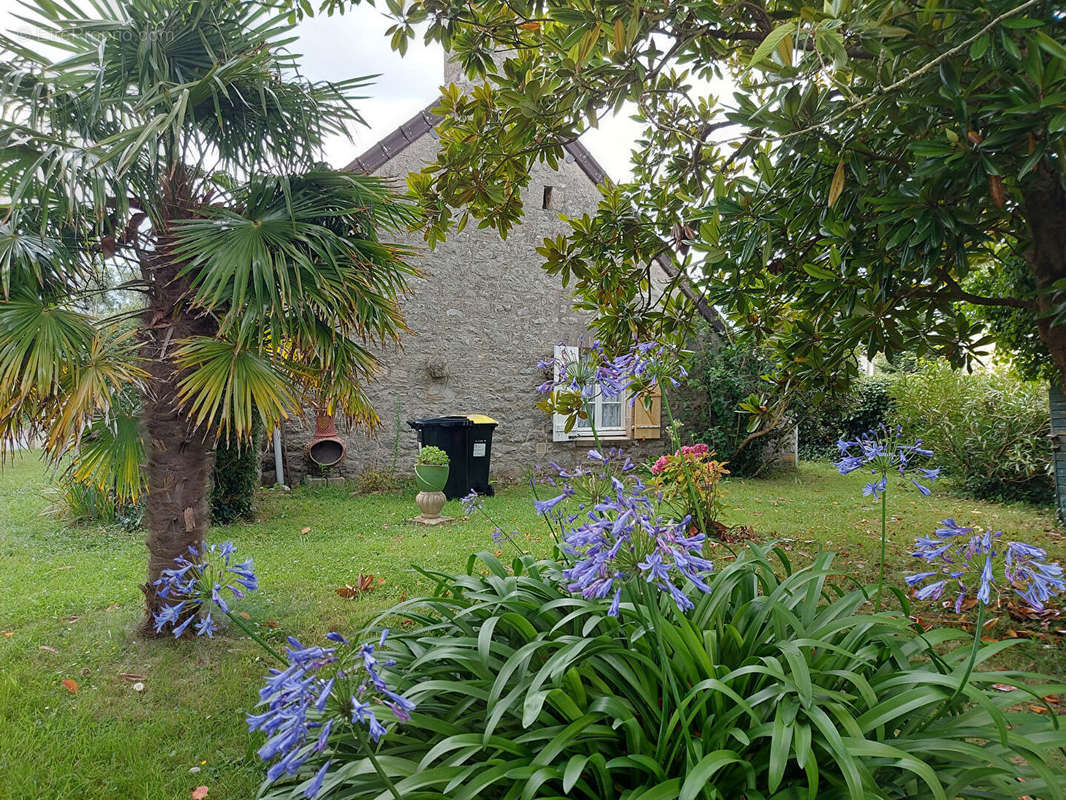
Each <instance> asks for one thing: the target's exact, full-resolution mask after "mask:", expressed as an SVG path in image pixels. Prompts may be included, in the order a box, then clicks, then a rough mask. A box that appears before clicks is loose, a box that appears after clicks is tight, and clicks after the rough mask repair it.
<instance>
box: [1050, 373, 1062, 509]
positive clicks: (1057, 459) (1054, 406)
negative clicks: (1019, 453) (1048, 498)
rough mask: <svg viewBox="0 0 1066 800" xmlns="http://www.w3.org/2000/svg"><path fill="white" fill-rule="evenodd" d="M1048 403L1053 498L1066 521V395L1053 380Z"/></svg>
mask: <svg viewBox="0 0 1066 800" xmlns="http://www.w3.org/2000/svg"><path fill="white" fill-rule="evenodd" d="M1048 405H1049V407H1050V410H1051V433H1050V436H1051V460H1052V461H1051V463H1052V464H1053V465H1054V467H1055V498H1056V499H1057V501H1058V504H1057V505H1058V516H1059V521H1060V522H1062V523H1066V395H1064V394H1063V393H1062V387H1060V386H1059V385H1058V383H1056V382H1054V381H1052V383H1051V387H1050V389H1049V390H1048Z"/></svg>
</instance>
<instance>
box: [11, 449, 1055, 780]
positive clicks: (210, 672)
mask: <svg viewBox="0 0 1066 800" xmlns="http://www.w3.org/2000/svg"><path fill="white" fill-rule="evenodd" d="M49 474H50V471H49V470H47V468H45V467H43V466H42V464H41V463H40V461H39V459H38V458H37V456H36V454H35V453H24V452H20V453H18V454H16V455H15V456H14V457H13V460H12V461H10V462H8V464H7V465H6V467H5V471H4V474H3V477H2V479H0V522H2V524H0V575H3V585H4V587H5V593H4V598H3V601H2V602H0V606H2V609H3V621H2V622H0V630H3V631H12V632H13V635H12V636H11V637H10V638H5V637H2V636H0V674H3V675H4V680H0V708H3V710H4V712H3V713H2V714H0V741H3V742H4V745H3V746H2V747H0V774H2V775H3V776H4V778H3V790H4V791H6V792H7V793H8V794H10V795H11V796H12V797H13V798H33V800H71V798H78V800H115V798H123V800H125V798H132V797H135V798H138V800H175V798H188V796H189V792H190V790H191V788H192V787H194V786H197V785H200V784H210V785H211V793H212V795H219V796H221V797H224V798H242V799H243V798H252V797H254V796H255V794H256V787H257V786H258V785H259V784H260V783H261V782H262V779H263V768H262V763H261V762H260V761H259V759H258V758H256V756H255V746H254V744H253V743H252V742H251V741H250V740H249V737H248V733H247V725H245V723H244V711H245V710H247V709H248V707H249V705H250V704H251V703H253V702H254V700H255V693H254V690H252V689H250V688H249V687H254V686H257V685H259V683H260V681H261V680H262V677H263V670H264V669H265V666H264V664H263V662H262V661H261V660H258V659H256V658H255V651H256V650H257V648H255V647H254V645H253V644H252V643H251V642H249V641H247V640H246V639H244V638H242V637H240V636H239V635H229V634H228V633H227V634H226V635H222V636H216V638H215V640H214V641H212V642H206V643H205V642H202V641H201V642H199V643H193V642H186V641H177V642H166V643H161V644H160V646H151V647H148V646H146V645H145V643H144V642H143V640H141V639H140V638H139V637H136V636H131V635H130V631H131V630H132V629H133V627H134V626H135V624H136V621H137V617H138V613H139V609H140V606H141V604H142V602H143V601H142V594H141V591H140V589H139V588H138V584H139V583H141V582H143V581H144V534H143V533H142V532H137V533H126V532H124V531H122V530H120V529H117V528H114V527H110V528H106V529H102V528H93V529H91V530H78V529H75V530H63V529H61V528H60V526H59V525H58V524H57V521H56V520H55V519H53V518H50V517H48V516H44V515H42V511H43V510H44V508H45V507H46V506H47V504H48V503H49V501H50V498H49V497H48V496H47V494H46V487H47V483H48V477H49ZM853 477H854V476H841V475H839V474H837V471H836V469H835V468H833V467H831V466H829V465H825V464H803V465H801V468H800V470H799V471H798V472H796V473H790V474H788V475H787V476H781V477H770V478H764V479H760V480H757V481H749V480H733V479H727V481H726V485H727V489H728V494H727V496H726V497H727V502H726V507H725V509H724V510H723V519H724V521H725V522H726V523H728V524H730V525H733V524H737V523H750V522H755V523H756V525H757V527H758V529H759V530H760V531H762V532H763V533H764V534H765V533H768V532H770V531H780V532H781V533H782V535H785V536H802V539H803V540H813V541H811V543H809V544H805V543H804V542H802V541H796V542H794V543H793V544H791V545H787V546H789V547H792V548H793V549H792V551H791V553H790V558H792V560H793V563H794V564H806V563H807V562H808V560H809V559H808V557H807V556H808V555H814V554H815V553H816V552H817V551H818V549H819V546H826V545H827V543H828V542H832V546H833V547H837V548H840V549H841V550H846V551H847V552H848V556H847V557H844V556H841V557H840V558H839V559H838V560H837V561H836V562H834V563H835V565H836V567H837V568H838V570H839V571H841V572H846V573H847V572H850V573H853V574H869V565H870V564H871V563H873V559H875V558H876V557H877V554H876V548H877V544H876V541H875V540H873V539H871V538H870V536H869V515H870V511H869V506H868V505H867V504H865V503H864V500H863V498H861V497H860V496H859V494H858V492H857V491H856V486H855V483H854V481H853V480H851V478H853ZM413 497H414V495H413V489H411V490H408V491H407V492H406V493H404V494H390V495H374V496H372V497H359V496H356V497H353V496H352V494H351V490H350V489H346V488H343V487H322V488H310V487H302V486H298V487H294V489H293V491H291V492H281V491H272V490H267V491H265V492H263V493H262V494H261V495H260V497H259V499H258V507H257V509H256V517H257V521H256V522H254V523H251V524H248V525H240V526H236V527H234V528H232V529H230V530H228V531H227V532H226V538H232V539H233V541H234V542H235V544H236V545H237V548H238V552H247V553H252V554H254V556H255V566H256V571H257V573H258V574H260V575H261V576H262V578H263V582H264V588H263V593H262V597H261V598H256V597H255V596H254V595H252V596H250V598H249V601H248V602H250V603H251V605H250V606H248V609H249V611H250V612H251V613H252V615H253V619H258V620H272V621H276V622H278V623H279V626H280V627H279V628H277V629H275V628H264V629H263V632H264V633H268V635H270V636H271V637H272V638H271V641H274V642H276V643H277V645H278V647H282V646H284V635H283V633H282V632H287V633H292V634H294V635H295V636H296V637H297V638H299V639H300V640H301V641H304V642H309V643H310V642H318V641H321V637H322V636H323V635H324V634H325V633H326V632H327V631H331V630H336V631H340V632H342V633H344V634H345V635H346V636H347V635H350V634H349V632H350V631H351V630H352V629H353V628H358V627H361V626H362V624H363V623H364V622H367V621H369V619H370V618H372V617H373V616H374V615H376V614H377V613H379V612H380V611H383V610H384V609H386V608H388V607H390V606H392V605H393V604H395V603H398V602H400V600H401V599H402V593H403V592H406V596H407V597H417V596H420V595H423V594H427V593H431V592H432V591H433V587H434V583H433V582H431V581H429V580H427V579H426V578H424V577H423V576H422V575H419V574H418V573H416V572H414V571H413V570H411V569H410V568H409V566H408V565H409V562H410V557H409V554H410V551H411V538H410V536H408V535H406V533H404V541H402V542H400V541H395V537H394V536H393V535H392V534H394V533H397V534H398V533H401V532H404V531H406V528H405V526H404V520H405V519H408V518H409V517H410V516H411V508H412V503H413ZM771 501H773V502H771ZM894 502H896V503H898V505H897V506H896V507H897V508H898V509H899V510H900V511H901V512H902V513H901V514H900V517H901V519H899V520H898V521H896V522H893V523H891V524H892V526H893V533H892V536H893V539H894V541H896V542H899V543H906V542H909V541H912V540H913V538H914V537H915V536H917V535H921V534H927V533H928V532H929V531H931V530H932V529H933V527H935V526H936V521H937V520H939V519H942V518H943V517H945V516H954V517H955V518H956V519H958V520H960V521H965V520H967V519H969V520H971V521H977V520H980V521H981V522H982V524H985V525H988V526H990V527H994V528H995V529H997V530H1004V531H1013V532H1014V533H1015V534H1016V536H1017V537H1018V538H1019V539H1020V540H1023V541H1027V542H1032V543H1033V544H1037V545H1039V546H1041V547H1045V548H1046V549H1047V550H1048V551H1049V553H1052V554H1053V555H1055V556H1056V557H1058V558H1060V559H1061V557H1062V555H1063V552H1062V540H1061V539H1059V538H1057V537H1058V536H1059V535H1060V533H1059V532H1058V531H1057V530H1056V528H1055V523H1054V520H1053V518H1052V516H1051V514H1050V513H1048V512H1047V511H1045V510H1043V509H1039V510H1038V509H1034V508H1033V507H1031V506H1019V505H1012V506H1004V505H993V504H990V503H983V502H981V501H976V500H968V499H961V498H958V497H956V496H952V495H945V494H941V493H939V492H938V500H937V502H936V503H935V504H934V503H929V502H927V501H924V500H923V498H920V497H918V496H917V494H916V493H915V492H910V493H908V494H906V495H904V494H903V493H900V494H898V495H897V498H896V501H894ZM485 506H486V509H487V510H488V511H490V513H491V514H492V516H494V517H496V518H497V519H499V520H508V527H509V528H512V529H517V530H519V531H520V532H522V534H523V535H522V539H523V540H524V543H526V544H527V546H528V547H529V549H530V551H531V552H532V553H534V554H535V555H536V556H537V557H547V556H548V555H549V554H550V546H551V537H550V536H549V535H547V534H546V533H544V532H543V527H542V526H543V523H542V521H541V520H540V518H538V517H537V515H536V514H535V512H534V509H533V504H532V497H531V495H530V490H529V487H528V486H527V485H526V484H525V483H524V482H522V483H520V484H519V485H518V486H514V487H507V488H502V489H499V491H498V492H497V495H496V496H495V497H490V498H486V499H485ZM830 506H831V507H832V508H834V510H835V512H836V513H833V514H826V513H825V509H826V508H828V507H830ZM752 510H758V511H759V512H760V514H759V516H757V517H754V516H753V515H752ZM444 513H445V514H447V515H448V516H461V515H462V509H461V508H460V505H459V503H458V502H457V501H450V502H449V503H448V504H447V505H446V507H445V509H444ZM510 520H513V522H511V521H510ZM383 525H388V529H383V528H382V526H383ZM305 526H309V527H311V531H310V532H309V533H307V534H303V535H301V534H300V530H301V529H302V528H303V527H305ZM492 530H493V525H492V523H491V522H490V521H488V520H487V519H485V518H484V517H483V516H481V515H475V516H473V517H471V518H470V519H469V520H467V521H466V522H464V523H463V524H462V525H456V526H453V527H451V528H450V529H449V530H448V532H447V535H440V536H434V535H431V536H426V537H424V538H422V539H420V540H419V542H420V543H419V555H418V558H419V560H421V561H422V562H423V563H428V564H433V565H435V566H436V567H437V568H438V569H441V570H444V571H447V572H462V571H463V568H464V565H465V563H466V558H467V556H468V555H469V553H470V552H471V550H472V549H479V548H483V547H485V546H486V543H487V542H489V541H491V534H492ZM800 532H802V533H800ZM525 533H531V536H530V537H528V538H527V537H526V536H525V535H524V534H525ZM212 539H215V540H217V537H216V536H215V535H214V534H212ZM889 558H890V567H891V574H894V575H899V574H900V573H901V572H902V571H903V570H905V569H907V568H913V561H912V559H910V558H909V557H908V556H907V555H906V554H905V552H904V550H903V548H900V549H899V550H895V549H891V550H890V552H889ZM294 564H299V565H300V568H299V569H294V568H293V565H294ZM61 567H70V569H65V568H62V569H61ZM359 571H362V572H364V573H373V574H374V575H375V576H381V577H384V578H385V579H386V582H385V583H384V584H382V585H380V586H379V587H378V588H377V589H376V590H375V591H373V592H369V593H364V594H362V595H360V596H359V598H357V599H354V600H347V599H344V598H342V597H340V596H338V595H337V594H336V589H337V588H338V586H340V585H343V584H344V583H354V582H355V581H356V578H357V573H358V572H359ZM268 595H269V596H268ZM72 615H77V616H80V617H81V619H80V620H78V621H77V622H72V621H71V620H70V618H71V616H72ZM1018 624H1019V623H1017V622H1016V621H1014V620H1012V619H1010V617H1009V616H1007V615H1002V616H1001V618H1000V620H999V621H998V622H995V623H993V624H992V625H991V626H989V628H988V629H987V631H986V633H987V635H989V636H992V637H995V638H1000V637H1003V636H1005V635H1007V634H1006V630H1007V628H1012V627H1013V628H1017V626H1018ZM399 627H400V626H399V625H394V626H393V631H394V633H396V632H398V629H399ZM1052 638H1053V641H1052V642H1050V643H1045V642H1043V641H1041V640H1040V639H1038V638H1033V639H1028V640H1025V641H1024V642H1023V643H1022V644H1020V645H1019V646H1017V647H1012V648H1010V649H1008V650H1006V651H1003V652H1001V653H1000V654H999V655H997V656H996V657H995V659H994V661H995V664H996V665H997V666H1000V667H1015V668H1018V669H1033V667H1032V666H1031V665H1032V664H1034V663H1036V664H1039V667H1037V669H1039V670H1041V671H1045V672H1050V673H1052V674H1056V675H1060V676H1061V675H1063V674H1066V643H1064V642H1063V641H1062V639H1063V637H1052ZM41 643H50V644H51V645H54V646H55V647H56V649H57V650H59V653H51V652H48V651H43V650H41V649H40V648H39V645H40V644H41ZM1048 644H1050V646H1047V645H1048ZM190 658H195V659H198V661H197V662H196V670H195V672H194V674H195V678H194V679H193V678H190V671H189V668H188V667H189V659H190ZM201 662H202V663H201ZM986 663H987V662H986ZM84 670H89V671H90V672H91V674H92V676H94V677H91V678H89V679H86V678H83V677H82V675H81V672H82V671H84ZM130 671H133V672H136V673H139V674H145V675H148V676H149V678H148V680H147V681H146V682H145V688H146V690H145V691H144V692H136V691H133V689H132V687H131V685H130V683H131V682H130V681H126V680H124V679H123V678H121V677H119V675H120V673H123V672H130ZM60 676H62V677H67V676H70V677H73V678H74V679H75V680H77V681H78V683H79V684H81V690H80V691H79V692H78V694H77V695H69V696H68V693H67V692H65V691H64V690H62V689H59V688H58V683H57V682H58V679H59V678H60ZM107 676H110V678H107ZM208 687H209V690H208ZM57 693H58V694H57ZM59 695H62V698H63V699H61V698H60V697H59ZM46 706H48V708H49V713H50V714H51V715H52V716H51V717H50V720H51V723H50V724H48V725H41V710H42V709H44V708H45V707H46ZM175 708H180V709H182V711H181V712H180V713H178V712H175ZM190 715H193V716H196V717H197V718H198V719H202V720H204V722H203V724H190ZM208 717H210V719H208ZM101 720H107V724H106V725H101ZM160 741H165V742H167V743H168V744H167V746H166V747H162V748H161V747H159V746H158V744H159V742H160ZM117 758H121V762H120V763H121V768H120V769H116V767H115V764H116V759H117ZM204 760H206V761H207V763H206V764H202V763H201V762H202V761H204ZM190 767H200V768H201V772H200V773H199V774H198V775H190V773H189V772H188V769H189V768H190ZM5 800H6V798H5ZM209 800H210V798H209ZM325 800H329V799H328V798H326V799H325ZM997 800H998V799H997Z"/></svg>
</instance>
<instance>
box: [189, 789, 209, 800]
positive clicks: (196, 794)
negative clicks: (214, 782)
mask: <svg viewBox="0 0 1066 800" xmlns="http://www.w3.org/2000/svg"><path fill="white" fill-rule="evenodd" d="M207 792H208V789H207V787H206V786H197V787H196V788H195V789H193V790H192V794H190V795H189V796H190V797H191V798H192V800H204V798H205V797H207Z"/></svg>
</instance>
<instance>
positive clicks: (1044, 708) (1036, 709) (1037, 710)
mask: <svg viewBox="0 0 1066 800" xmlns="http://www.w3.org/2000/svg"><path fill="white" fill-rule="evenodd" d="M1029 710H1030V711H1032V712H1033V713H1034V714H1046V713H1047V706H1029Z"/></svg>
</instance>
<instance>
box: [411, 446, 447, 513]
mask: <svg viewBox="0 0 1066 800" xmlns="http://www.w3.org/2000/svg"><path fill="white" fill-rule="evenodd" d="M448 464H449V459H448V454H447V453H445V452H444V451H443V450H441V449H440V448H439V447H433V446H432V445H427V446H425V447H423V448H421V449H420V450H419V451H418V458H417V459H416V461H415V485H416V486H417V487H418V494H417V495H416V496H415V502H416V503H418V507H419V509H421V511H422V515H421V519H422V520H436V519H439V518H440V510H441V509H442V508H443V507H444V502H445V499H446V498H445V497H444V485H445V484H446V483H447V482H448Z"/></svg>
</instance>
